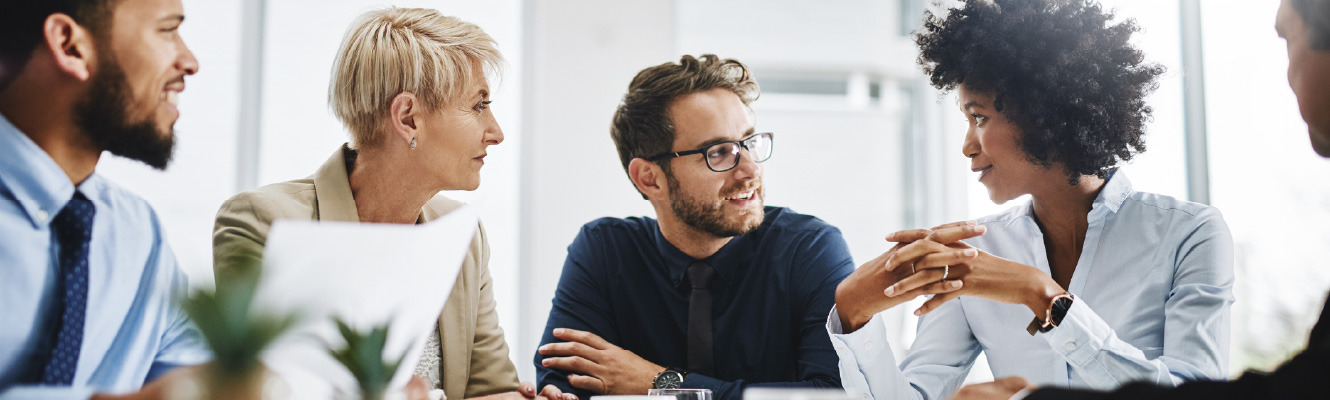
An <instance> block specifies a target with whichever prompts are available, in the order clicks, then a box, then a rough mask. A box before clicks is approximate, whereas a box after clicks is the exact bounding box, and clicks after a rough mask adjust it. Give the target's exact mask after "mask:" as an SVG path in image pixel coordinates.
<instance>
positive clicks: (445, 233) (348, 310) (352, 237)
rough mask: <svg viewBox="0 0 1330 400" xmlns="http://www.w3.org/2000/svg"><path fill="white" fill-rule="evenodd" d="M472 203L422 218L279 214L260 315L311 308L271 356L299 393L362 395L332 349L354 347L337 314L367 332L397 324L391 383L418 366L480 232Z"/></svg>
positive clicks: (266, 357) (391, 345)
mask: <svg viewBox="0 0 1330 400" xmlns="http://www.w3.org/2000/svg"><path fill="white" fill-rule="evenodd" d="M476 221H477V216H476V212H475V210H473V209H472V208H471V207H466V206H463V207H461V208H458V209H456V210H453V211H452V212H451V213H448V215H446V216H444V217H442V218H439V219H437V220H434V221H431V222H429V223H426V224H421V225H396V224H364V223H348V222H317V221H277V222H276V223H274V224H273V227H272V231H271V232H270V233H269V235H268V241H267V245H266V246H265V249H264V253H263V276H262V277H261V278H260V281H259V286H258V289H257V290H256V293H255V298H254V303H253V305H252V307H253V309H254V312H256V313H260V314H261V313H265V312H273V313H286V312H292V311H297V312H300V313H301V314H302V319H301V320H300V322H298V323H296V325H295V326H294V327H293V328H292V330H291V331H290V332H288V333H287V334H286V335H284V336H283V337H282V338H281V339H278V340H277V341H276V342H274V343H273V345H272V346H271V347H269V349H268V350H266V351H265V352H264V354H263V356H262V358H263V362H264V364H266V365H267V366H268V368H270V369H272V370H273V372H275V373H276V374H277V375H279V376H281V377H282V378H283V379H284V380H285V381H286V383H287V384H288V385H289V386H290V389H291V394H292V396H293V398H318V399H330V398H333V397H334V395H335V394H336V393H346V394H354V393H358V389H357V388H358V385H357V384H356V380H355V378H354V377H353V376H352V375H351V373H350V372H349V371H347V369H346V368H345V367H343V366H342V365H341V364H340V363H338V362H337V360H336V359H334V358H333V357H332V356H331V355H329V354H328V348H329V346H332V347H336V348H341V347H342V346H344V345H345V343H346V342H345V341H344V340H343V339H342V336H341V334H340V333H339V332H338V330H337V326H336V325H335V324H334V323H333V317H334V316H337V317H340V318H341V319H342V320H343V321H346V322H347V324H348V325H350V326H351V327H352V329H355V330H358V331H362V332H363V331H368V330H370V329H372V328H373V327H374V326H378V325H382V324H384V323H386V322H390V323H391V325H390V328H389V330H388V343H387V345H386V346H385V347H386V348H385V349H384V355H385V356H386V357H385V358H386V359H389V360H392V359H394V358H395V357H397V356H400V355H401V354H403V353H405V354H406V358H404V359H403V362H402V364H401V366H400V367H399V368H398V370H397V373H396V375H394V376H393V381H392V384H391V385H390V386H389V387H390V388H402V387H404V386H405V385H406V382H407V380H409V379H410V377H411V374H412V372H413V371H414V370H415V367H416V364H417V362H418V361H419V360H420V355H421V353H422V351H423V350H424V344H425V340H426V338H427V335H429V334H430V332H431V331H432V330H433V329H434V325H435V322H437V321H438V319H439V313H440V312H441V311H442V310H443V305H444V302H445V301H447V299H448V294H449V292H451V291H452V288H453V283H454V282H455V281H456V279H457V274H458V271H459V270H460V269H461V266H462V260H463V257H464V256H465V255H466V252H467V250H468V248H469V247H470V243H471V239H472V237H473V236H474V234H475V232H476Z"/></svg>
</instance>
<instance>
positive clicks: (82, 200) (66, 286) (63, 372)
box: [37, 192, 97, 386]
mask: <svg viewBox="0 0 1330 400" xmlns="http://www.w3.org/2000/svg"><path fill="white" fill-rule="evenodd" d="M96 213H97V210H96V209H95V208H94V207H93V205H92V202H91V201H89V200H88V198H87V197H83V194H82V193H78V192H74V198H73V199H71V200H69V204H66V205H65V208H64V209H62V210H60V213H59V214H57V215H56V216H55V220H53V221H51V230H52V231H54V232H55V237H56V240H57V241H59V243H60V276H59V279H57V280H56V290H55V293H56V307H55V308H54V309H55V310H59V311H60V315H59V317H58V319H56V322H57V324H56V326H55V327H54V329H52V330H51V337H50V338H49V339H48V340H49V341H48V342H47V343H54V344H55V346H53V347H52V348H51V352H50V353H48V354H43V355H42V358H43V359H42V360H38V362H39V364H37V365H39V366H41V368H42V375H41V383H42V384H43V385H55V386H69V385H70V384H72V383H73V382H74V371H75V369H76V367H78V361H79V349H80V348H81V347H82V346H83V320H84V317H85V316H86V314H87V310H88V242H89V241H90V240H91V239H92V217H93V215H95V214H96Z"/></svg>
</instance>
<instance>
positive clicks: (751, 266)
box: [535, 54, 854, 400]
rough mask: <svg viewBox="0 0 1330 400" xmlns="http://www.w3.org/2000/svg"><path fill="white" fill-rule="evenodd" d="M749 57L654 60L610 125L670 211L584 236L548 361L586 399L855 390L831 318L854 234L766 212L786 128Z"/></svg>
mask: <svg viewBox="0 0 1330 400" xmlns="http://www.w3.org/2000/svg"><path fill="white" fill-rule="evenodd" d="M757 96H758V86H757V82H756V81H754V80H753V78H752V76H751V75H750V74H749V72H748V68H747V67H745V66H744V65H743V64H742V63H740V62H738V61H735V60H733V59H720V58H718V57H716V56H715V55H710V54H708V55H703V56H702V57H700V58H694V57H692V56H684V57H683V58H682V59H680V60H679V62H678V63H666V64H662V65H658V66H655V67H651V68H647V69H645V70H643V71H642V72H640V73H638V74H637V77H635V78H633V81H632V83H631V84H629V86H628V93H627V94H626V95H624V98H623V103H622V104H620V105H619V108H618V110H617V111H616V112H615V114H614V120H613V123H612V125H611V127H610V135H611V136H612V137H613V138H614V142H615V145H616V147H617V148H618V151H619V157H620V159H621V161H622V162H623V167H624V170H625V171H626V172H627V173H628V177H629V179H631V180H632V182H633V185H634V186H635V187H636V188H637V190H638V192H640V193H641V194H642V196H643V198H645V199H647V200H649V201H650V202H651V205H652V207H653V208H654V209H655V213H656V217H657V218H658V220H657V219H651V218H646V217H641V218H626V219H619V218H602V219H599V220H596V221H592V222H591V223H588V224H586V225H585V226H583V227H582V231H581V232H580V233H579V234H578V236H577V238H576V239H575V240H574V241H573V244H572V245H570V246H569V247H568V258H567V260H566V261H565V262H564V267H563V274H562V276H561V277H560V279H559V285H558V289H557V291H556V292H555V295H554V301H553V308H552V309H551V310H550V316H549V322H548V323H547V324H546V328H545V334H544V337H543V338H542V340H541V347H540V348H539V351H538V353H537V354H536V357H535V364H536V373H537V378H538V379H539V380H540V385H541V386H544V385H548V384H553V385H556V386H559V387H560V388H561V389H563V391H564V392H571V393H575V394H577V395H578V396H579V397H581V398H583V399H585V398H587V397H588V396H589V395H592V394H646V392H647V390H648V389H651V388H695V389H710V390H711V391H712V392H713V395H714V398H715V399H718V400H737V399H739V398H740V396H741V395H742V392H743V389H744V388H745V387H746V386H776V387H819V388H839V387H840V374H839V372H838V370H837V357H836V352H835V350H834V349H833V348H832V347H831V341H830V339H829V338H828V336H827V333H826V329H825V328H824V327H823V324H824V323H825V320H826V316H827V313H828V312H829V311H830V309H831V306H832V304H833V303H834V302H835V299H834V297H835V291H836V285H838V284H839V283H840V281H841V280H842V279H844V278H845V277H846V276H848V275H849V274H850V273H851V272H853V270H854V263H853V260H852V259H851V257H850V252H849V248H848V247H847V246H846V244H845V241H844V239H842V238H841V234H840V231H839V230H838V229H836V228H835V227H833V226H831V225H828V224H827V223H825V222H823V221H821V220H819V219H817V218H814V217H812V216H807V215H801V214H797V213H795V212H793V211H790V210H789V209H785V208H780V207H764V206H763V200H764V199H765V198H766V196H765V190H764V188H763V186H762V164H761V163H762V162H763V161H766V160H767V159H768V158H770V157H771V151H772V143H773V135H772V134H771V133H769V132H761V133H759V132H758V131H756V130H755V129H754V126H753V119H754V118H753V113H752V110H751V109H750V108H749V107H748V106H749V103H750V102H752V101H753V100H755V99H756V98H757Z"/></svg>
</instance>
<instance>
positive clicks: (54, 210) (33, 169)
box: [0, 116, 209, 399]
mask: <svg viewBox="0 0 1330 400" xmlns="http://www.w3.org/2000/svg"><path fill="white" fill-rule="evenodd" d="M75 190H77V191H79V192H81V193H83V195H84V196H86V197H87V198H88V199H89V200H91V201H92V203H93V205H94V206H95V207H96V215H95V217H94V220H93V226H92V240H91V243H89V249H90V250H89V253H88V268H89V270H88V274H89V287H88V308H87V314H86V315H87V319H86V321H85V322H84V332H83V344H82V348H81V350H80V352H79V360H78V367H77V371H76V372H75V374H74V382H73V386H71V387H41V386H31V385H21V384H18V382H16V380H17V379H19V377H20V375H21V374H23V373H24V371H25V370H26V369H27V368H28V363H29V359H30V358H31V357H33V356H34V352H35V351H36V350H37V349H36V346H37V342H38V341H39V340H40V338H39V335H41V334H42V332H47V326H46V324H52V323H55V320H54V319H52V318H50V316H51V315H58V314H59V313H60V312H61V310H58V309H55V308H56V307H57V306H56V304H57V301H56V296H58V295H59V294H57V293H54V289H55V287H56V280H57V279H59V274H58V268H59V264H58V254H59V249H58V244H57V243H58V242H57V241H56V240H55V237H54V235H53V234H52V232H51V220H52V219H54V218H55V216H56V214H58V213H59V212H60V210H61V209H62V208H64V207H65V203H68V202H69V200H70V198H72V197H73V196H74V191H75ZM187 283H188V282H187V278H186V276H185V274H184V273H183V272H182V271H181V270H180V268H179V267H178V266H177V265H176V261H175V256H174V255H173V254H172V253H171V249H170V248H169V247H168V246H167V245H166V238H165V237H164V234H163V232H162V228H161V224H160V223H159V222H158V220H157V215H156V213H154V212H153V210H152V207H150V206H149V205H148V203H147V202H146V201H144V200H143V199H141V198H139V197H137V196H135V195H133V194H132V193H130V192H129V191H127V190H125V189H124V188H121V187H119V186H116V185H115V184H113V183H111V182H110V181H108V180H107V179H106V178H104V177H102V176H101V175H98V174H96V173H93V174H92V176H90V177H88V179H87V180H85V181H84V182H83V183H82V184H81V185H79V186H78V187H75V186H74V185H73V184H72V183H71V182H70V181H69V177H68V176H67V175H65V172H64V171H63V170H62V169H60V166H59V165H57V164H56V163H55V161H54V160H52V159H51V157H50V156H48V155H47V154H46V152H45V151H43V150H42V149H41V148H40V147H38V146H37V144H36V143H33V141H32V140H31V139H29V138H28V137H27V136H26V135H24V134H23V133H22V132H19V130H18V129H17V128H15V127H14V125H13V124H11V123H10V122H9V120H8V119H6V118H5V117H4V116H0V399H10V398H16V399H17V398H22V399H31V398H52V399H66V398H75V399H77V398H87V397H89V396H90V395H91V394H92V393H94V392H106V393H124V392H132V391H136V390H138V389H139V388H140V387H141V386H143V384H144V383H145V382H146V381H148V380H150V379H151V378H154V377H156V376H157V375H159V374H161V373H163V372H165V371H166V370H168V369H170V368H172V367H174V366H178V365H186V364H197V363H200V362H203V361H205V360H206V359H207V358H208V357H209V352H208V350H207V347H206V346H205V344H204V342H203V340H202V336H201V335H200V334H199V332H198V330H197V329H196V328H194V326H193V325H192V324H191V323H190V322H189V320H188V319H187V318H186V316H185V314H184V312H182V311H181V310H180V309H179V307H178V306H177V305H176V303H175V302H174V299H175V298H176V296H179V295H181V294H183V293H184V291H185V290H186V289H187Z"/></svg>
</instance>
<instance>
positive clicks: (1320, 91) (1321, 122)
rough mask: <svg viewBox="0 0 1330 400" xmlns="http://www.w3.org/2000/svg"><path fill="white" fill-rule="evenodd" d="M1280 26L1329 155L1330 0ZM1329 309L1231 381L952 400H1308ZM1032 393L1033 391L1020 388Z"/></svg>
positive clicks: (1326, 341) (1298, 89) (1315, 0)
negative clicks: (1268, 362) (1293, 345)
mask: <svg viewBox="0 0 1330 400" xmlns="http://www.w3.org/2000/svg"><path fill="white" fill-rule="evenodd" d="M1275 30H1276V31H1277V32H1278V33H1279V36H1280V37H1282V38H1284V40H1286V41H1287V43H1288V61H1289V63H1288V83H1289V86H1290V87H1292V88H1293V94H1294V95H1296V96H1297V98H1298V109H1299V111H1301V112H1302V118H1303V119H1304V120H1306V121H1307V130H1308V134H1309V136H1310V137H1311V142H1312V149H1314V150H1315V151H1316V153H1317V154H1319V155H1321V156H1322V157H1326V158H1330V2H1328V1H1326V0H1284V1H1283V2H1282V3H1281V4H1280V6H1279V14H1278V17H1276V21H1275ZM1327 306H1330V304H1327ZM1327 311H1330V307H1327V308H1323V309H1322V310H1321V317H1320V319H1319V320H1317V321H1316V325H1314V327H1313V328H1312V332H1311V337H1310V339H1309V340H1308V341H1307V348H1306V349H1304V350H1303V351H1302V352H1300V353H1298V354H1297V355H1295V356H1293V358H1292V359H1289V360H1288V361H1287V362H1285V363H1284V364H1283V365H1281V366H1280V367H1279V368H1277V369H1275V370H1274V371H1273V372H1269V373H1259V372H1247V373H1246V374H1243V375H1242V376H1241V377H1239V378H1237V379H1235V380H1232V381H1196V382H1189V383H1185V384H1182V385H1180V386H1178V387H1175V388H1164V387H1159V386H1155V385H1151V384H1147V383H1134V384H1128V385H1125V386H1123V387H1121V388H1119V389H1117V390H1115V391H1113V392H1094V391H1084V390H1068V389H1054V388H1046V389H1041V388H1035V387H1033V386H1030V385H1029V383H1028V382H1027V381H1026V380H1025V379H1022V378H1020V377H1006V378H1002V379H998V380H997V381H994V382H989V383H983V384H976V385H970V386H966V387H965V388H963V389H962V390H961V391H960V392H958V393H957V394H956V396H954V397H952V399H953V400H974V399H1003V400H1005V399H1016V398H1022V397H1023V398H1024V399H1025V400H1037V399H1038V400H1042V399H1087V400H1088V399H1094V400H1109V399H1306V398H1325V396H1326V394H1327V393H1330V379H1327V378H1330V314H1328V313H1327ZM1023 391H1024V392H1028V395H1025V393H1021V392H1023Z"/></svg>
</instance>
